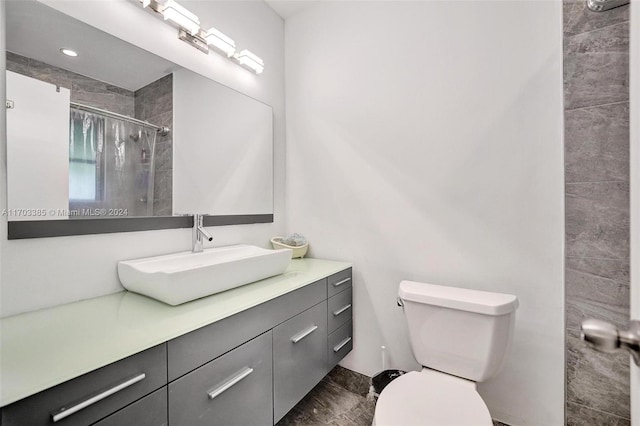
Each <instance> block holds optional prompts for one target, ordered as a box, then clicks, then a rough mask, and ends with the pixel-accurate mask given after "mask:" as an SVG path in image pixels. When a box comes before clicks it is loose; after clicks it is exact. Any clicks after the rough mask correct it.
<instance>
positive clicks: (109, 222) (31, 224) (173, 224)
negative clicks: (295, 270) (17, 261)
mask: <svg viewBox="0 0 640 426" xmlns="http://www.w3.org/2000/svg"><path fill="white" fill-rule="evenodd" d="M272 222H273V214H254V215H229V216H204V226H226V225H248V224H252V223H272ZM8 227H9V229H8V239H10V240H22V239H27V238H45V237H63V236H70V235H91V234H111V233H116V232H135V231H153V230H159V229H176V228H192V227H193V216H157V217H131V218H111V219H109V218H105V219H64V220H24V221H16V222H8Z"/></svg>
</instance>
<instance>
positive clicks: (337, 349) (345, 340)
mask: <svg viewBox="0 0 640 426" xmlns="http://www.w3.org/2000/svg"><path fill="white" fill-rule="evenodd" d="M350 341H351V337H347V338H346V339H344V340H343V341H342V342H340V343H338V344H337V345H336V346H335V347H334V348H333V351H334V352H338V351H339V350H340V349H342V348H344V347H345V345H346V344H347V343H349V342H350Z"/></svg>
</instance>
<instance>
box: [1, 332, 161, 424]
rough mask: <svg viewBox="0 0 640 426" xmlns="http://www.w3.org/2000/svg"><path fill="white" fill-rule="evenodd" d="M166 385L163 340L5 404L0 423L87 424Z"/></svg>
mask: <svg viewBox="0 0 640 426" xmlns="http://www.w3.org/2000/svg"><path fill="white" fill-rule="evenodd" d="M166 384H167V351H166V345H165V344H164V343H163V344H161V345H158V346H155V347H153V348H151V349H147V350H146V351H143V352H140V353H138V354H135V355H132V356H130V357H128V358H125V359H123V360H120V361H118V362H114V363H113V364H109V365H107V366H105V367H102V368H99V369H97V370H95V371H92V372H90V373H87V374H84V375H82V376H80V377H77V378H75V379H73V380H69V381H68V382H65V383H62V384H60V385H58V386H55V387H53V388H51V389H47V390H45V391H42V392H40V393H38V394H35V395H33V396H30V397H28V398H25V399H23V400H21V401H18V402H15V403H13V404H11V405H8V406H6V407H4V408H3V409H2V422H1V424H2V425H3V426H10V425H30V426H36V425H52V424H56V425H58V424H59V425H88V424H91V423H94V422H96V421H97V420H100V419H102V418H104V417H106V416H108V415H109V414H111V413H113V412H115V411H117V410H119V409H120V408H122V407H124V406H126V405H128V404H130V403H132V402H134V401H136V400H138V399H140V398H142V397H143V396H145V395H147V394H149V393H151V392H153V391H154V390H156V389H158V388H160V387H162V386H164V385H166ZM54 419H55V420H54Z"/></svg>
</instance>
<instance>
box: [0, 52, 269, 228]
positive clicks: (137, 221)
mask: <svg viewBox="0 0 640 426" xmlns="http://www.w3.org/2000/svg"><path fill="white" fill-rule="evenodd" d="M125 43H128V42H125ZM2 54H6V51H3V52H2ZM2 72H6V69H5V70H2ZM212 81H215V80H212ZM216 83H218V82H216ZM218 84H221V83H218ZM223 86H224V85H223ZM225 87H228V86H225ZM230 89H231V90H234V91H235V92H238V93H240V94H242V95H244V96H247V97H250V96H248V95H246V94H244V93H242V92H239V91H238V90H235V89H232V88H230ZM250 98H251V97H250ZM252 99H253V98H252ZM254 100H256V101H257V102H261V103H264V102H262V101H259V100H257V99H254ZM6 111H7V110H6V108H5V109H4V111H3V112H4V114H5V115H6V113H7V112H6ZM272 119H273V117H272ZM273 140H274V135H273V134H272V143H273ZM271 161H272V162H273V164H274V166H275V159H274V158H272V159H271ZM274 173H275V168H274ZM272 179H274V176H273V175H272ZM273 192H275V183H274V187H273ZM274 195H275V194H273V193H272V199H274V198H275V197H274ZM274 207H275V206H274ZM194 213H199V212H194ZM273 221H274V214H273V213H264V214H241V215H205V216H204V218H203V223H204V226H227V225H246V224H255V223H273ZM7 223H8V225H7V226H8V234H7V237H8V239H9V240H19V239H29V238H45V237H61V236H71V235H92V234H109V233H118V232H135V231H151V230H162V229H176V228H192V227H193V216H190V215H176V216H142V217H119V218H74V219H60V220H25V221H8V222H7Z"/></svg>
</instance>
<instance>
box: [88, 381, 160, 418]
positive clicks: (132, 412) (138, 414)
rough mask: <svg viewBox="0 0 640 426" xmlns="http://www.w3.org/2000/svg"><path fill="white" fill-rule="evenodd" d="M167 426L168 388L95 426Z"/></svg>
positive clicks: (154, 393) (148, 396) (117, 412)
mask: <svg viewBox="0 0 640 426" xmlns="http://www.w3.org/2000/svg"><path fill="white" fill-rule="evenodd" d="M122 425H136V426H167V387H166V386H164V387H162V388H160V389H158V390H157V391H155V392H153V393H152V394H151V395H147V396H145V397H144V398H142V399H140V400H138V401H136V402H134V403H133V404H131V405H129V406H127V407H125V408H123V409H122V410H120V411H116V412H115V413H113V414H112V415H110V416H109V417H107V418H106V419H102V420H100V421H99V422H98V423H95V424H94V426H122Z"/></svg>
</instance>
